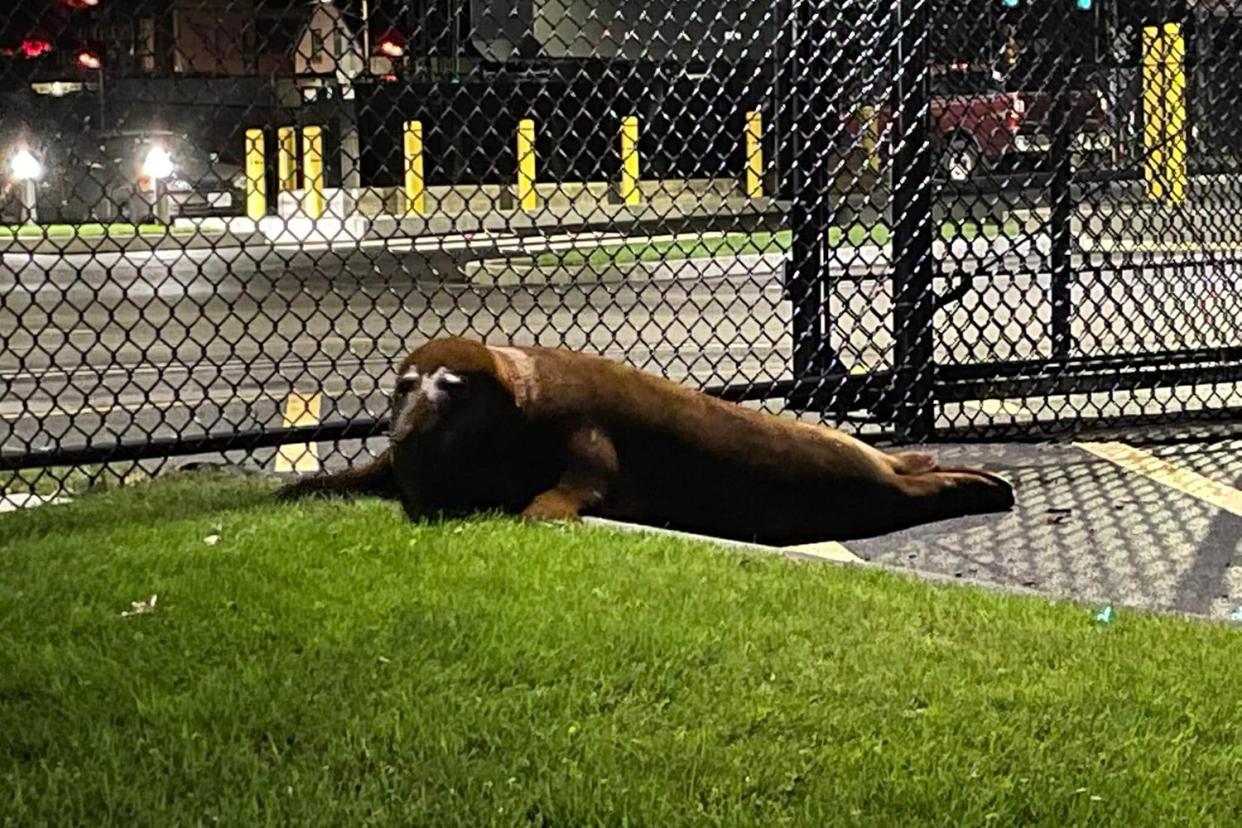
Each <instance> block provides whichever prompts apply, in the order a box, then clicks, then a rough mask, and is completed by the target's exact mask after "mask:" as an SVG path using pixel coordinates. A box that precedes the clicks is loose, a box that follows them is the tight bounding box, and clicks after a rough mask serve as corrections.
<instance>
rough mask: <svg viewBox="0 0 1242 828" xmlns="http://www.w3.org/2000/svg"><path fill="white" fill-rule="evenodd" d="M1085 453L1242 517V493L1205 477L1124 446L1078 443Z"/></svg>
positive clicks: (1117, 444) (1076, 444)
mask: <svg viewBox="0 0 1242 828" xmlns="http://www.w3.org/2000/svg"><path fill="white" fill-rule="evenodd" d="M1074 445H1075V446H1077V447H1078V448H1080V449H1082V450H1083V451H1086V452H1090V453H1091V454H1094V455H1095V456H1097V457H1102V458H1104V459H1105V460H1108V461H1110V462H1112V463H1115V464H1117V465H1118V466H1121V467H1122V468H1123V469H1125V470H1126V471H1131V472H1134V473H1135V474H1141V475H1143V476H1144V477H1146V478H1147V479H1149V480H1154V481H1156V482H1157V483H1160V484H1162V485H1165V486H1168V487H1169V488H1171V489H1176V490H1177V491H1179V492H1182V493H1183V494H1188V495H1190V496H1191V497H1194V498H1198V499H1199V500H1202V501H1204V502H1205V503H1210V504H1212V505H1213V506H1216V507H1218V508H1220V509H1224V510H1225V511H1226V512H1230V513H1232V514H1235V515H1239V516H1242V490H1240V489H1235V488H1234V487H1233V486H1229V485H1226V484H1224V483H1220V482H1218V481H1216V480H1212V479H1211V478H1208V477H1204V476H1203V475H1201V474H1199V473H1198V472H1195V471H1192V470H1190V469H1187V468H1183V467H1181V466H1175V465H1174V464H1172V463H1170V462H1168V461H1167V460H1164V459H1162V458H1160V457H1156V456H1155V455H1152V454H1148V453H1147V452H1145V451H1141V450H1140V449H1136V448H1134V447H1133V446H1127V445H1126V444H1125V443H1075V444H1074Z"/></svg>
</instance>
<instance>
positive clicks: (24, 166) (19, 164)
mask: <svg viewBox="0 0 1242 828" xmlns="http://www.w3.org/2000/svg"><path fill="white" fill-rule="evenodd" d="M9 170H10V171H11V172H12V173H13V177H14V178H15V179H17V180H18V181H30V180H31V179H34V178H39V177H41V176H42V175H43V165H42V164H41V163H39V159H38V158H35V157H34V154H33V153H31V152H30V150H25V149H21V150H18V151H17V152H15V153H13V157H12V158H10V159H9Z"/></svg>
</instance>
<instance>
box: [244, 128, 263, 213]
mask: <svg viewBox="0 0 1242 828" xmlns="http://www.w3.org/2000/svg"><path fill="white" fill-rule="evenodd" d="M265 215H267V170H266V167H265V165H264V163H263V130H261V129H248V130H246V216H247V218H249V219H251V220H252V221H258V220H259V219H261V218H263V217H264V216H265Z"/></svg>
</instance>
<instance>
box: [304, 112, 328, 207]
mask: <svg viewBox="0 0 1242 828" xmlns="http://www.w3.org/2000/svg"><path fill="white" fill-rule="evenodd" d="M302 166H303V167H304V168H305V176H304V178H303V182H302V189H303V190H304V191H305V192H304V193H303V196H302V197H303V202H302V209H303V210H304V211H305V212H306V215H307V216H308V217H310V218H312V219H318V218H322V217H323V211H324V206H325V204H324V183H323V129H322V128H321V127H317V126H308V127H303V129H302Z"/></svg>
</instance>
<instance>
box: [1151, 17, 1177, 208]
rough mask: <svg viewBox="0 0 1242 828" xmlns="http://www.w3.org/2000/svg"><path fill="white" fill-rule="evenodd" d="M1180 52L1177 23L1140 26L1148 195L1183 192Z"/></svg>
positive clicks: (1169, 195)
mask: <svg viewBox="0 0 1242 828" xmlns="http://www.w3.org/2000/svg"><path fill="white" fill-rule="evenodd" d="M1185 58H1186V42H1185V40H1184V39H1183V37H1182V32H1181V26H1180V25H1179V24H1177V23H1166V24H1164V25H1163V26H1146V27H1144V28H1143V145H1144V147H1145V148H1146V150H1147V152H1146V156H1145V158H1144V161H1143V176H1144V178H1145V179H1146V180H1147V195H1148V197H1149V198H1151V199H1152V200H1153V201H1160V200H1167V201H1170V202H1172V203H1174V204H1181V203H1182V202H1183V201H1184V200H1185V198H1186V151H1187V148H1186V71H1185Z"/></svg>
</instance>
